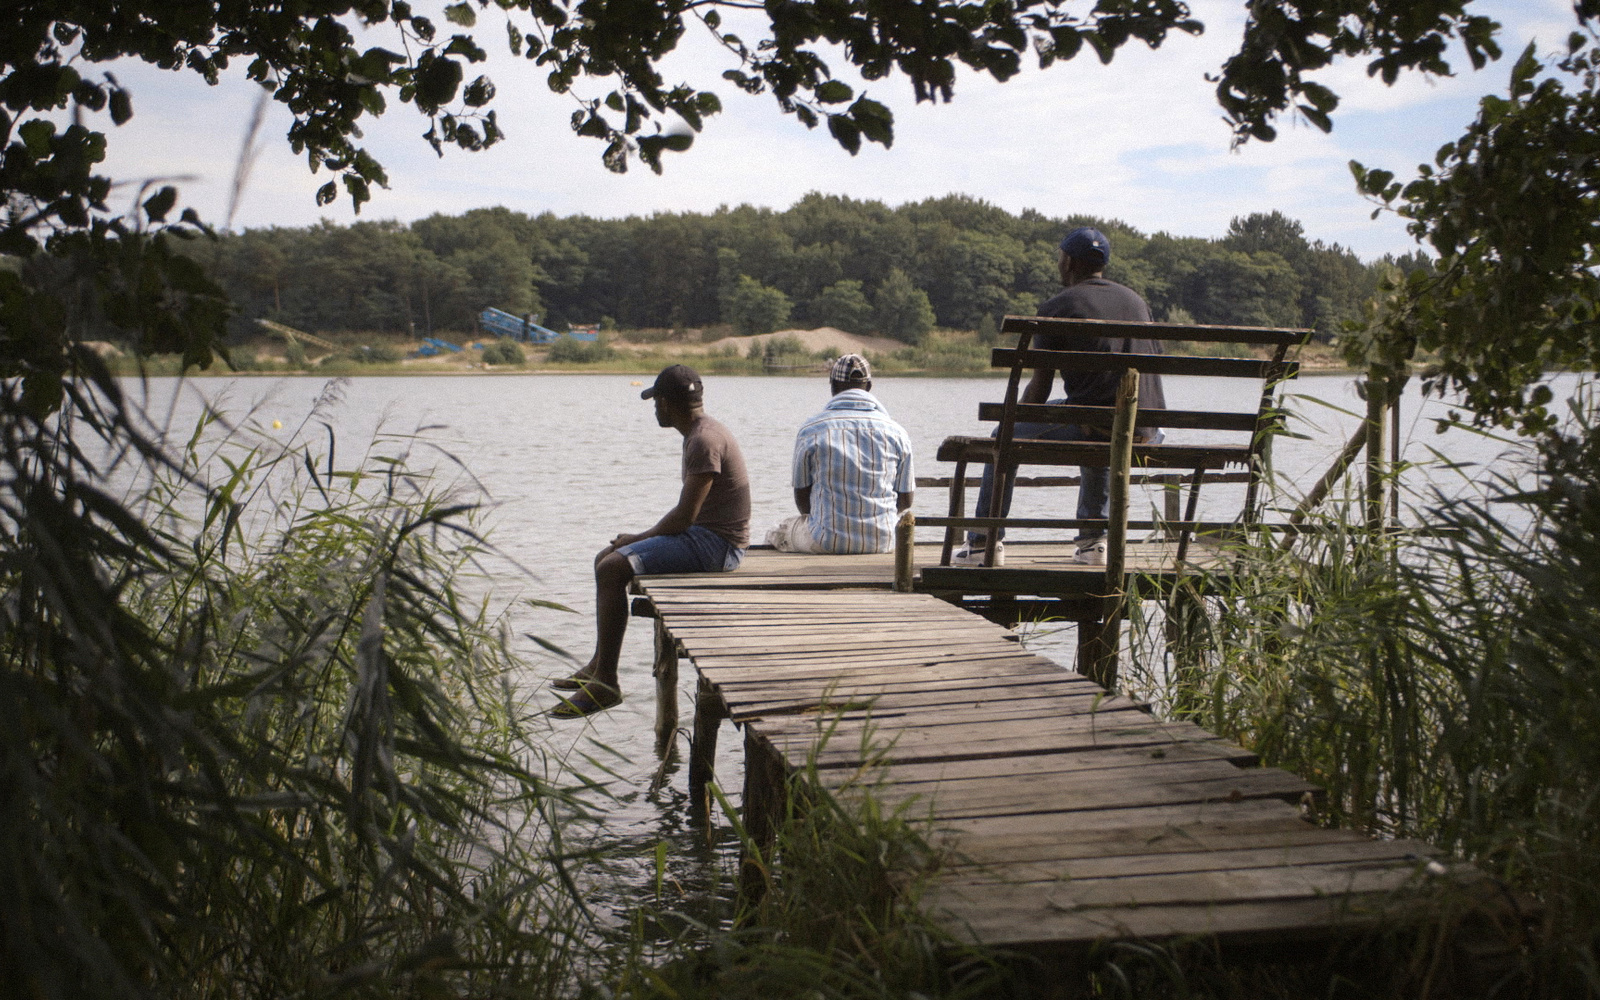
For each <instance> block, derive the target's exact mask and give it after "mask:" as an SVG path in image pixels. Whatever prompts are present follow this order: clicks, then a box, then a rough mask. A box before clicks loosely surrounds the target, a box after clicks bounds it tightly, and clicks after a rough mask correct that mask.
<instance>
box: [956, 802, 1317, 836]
mask: <svg viewBox="0 0 1600 1000" xmlns="http://www.w3.org/2000/svg"><path fill="white" fill-rule="evenodd" d="M1277 823H1288V824H1291V825H1298V826H1307V825H1309V824H1307V823H1306V821H1305V820H1304V819H1303V818H1302V817H1301V815H1300V810H1299V809H1298V808H1296V807H1295V806H1292V805H1289V804H1288V803H1286V802H1282V801H1279V800H1276V799H1261V800H1254V799H1244V800H1241V801H1239V802H1228V801H1222V802H1198V803H1194V804H1192V805H1184V806H1157V807H1144V808H1130V809H1106V810H1102V811H1100V812H1087V813H1082V814H1081V815H1077V816H1074V817H1072V822H1071V823H1070V824H1064V823H1063V821H1062V819H1061V817H1059V816H1009V817H1003V818H995V819H990V818H987V817H981V816H975V817H973V818H971V819H961V820H950V821H947V822H944V823H941V824H939V828H940V831H941V832H942V833H943V832H948V833H949V834H950V835H952V836H956V837H962V838H966V837H974V838H986V839H1003V840H1008V841H1009V840H1013V839H1015V840H1026V839H1028V838H1035V837H1053V838H1058V839H1060V840H1061V841H1063V842H1067V841H1072V840H1077V839H1083V838H1088V839H1093V838H1098V837H1104V836H1111V837H1115V838H1117V839H1119V840H1123V841H1125V842H1127V843H1130V844H1131V843H1156V842H1158V841H1160V840H1162V839H1163V838H1168V837H1171V838H1177V839H1179V840H1182V841H1184V842H1188V841H1189V840H1191V839H1193V837H1194V836H1197V835H1201V834H1203V833H1204V832H1205V831H1208V830H1212V829H1217V828H1221V827H1224V826H1226V827H1229V828H1232V827H1234V826H1237V825H1240V824H1277Z"/></svg>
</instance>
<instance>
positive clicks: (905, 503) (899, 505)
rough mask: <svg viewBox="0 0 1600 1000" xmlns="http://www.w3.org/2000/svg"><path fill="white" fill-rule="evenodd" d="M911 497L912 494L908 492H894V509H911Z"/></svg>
mask: <svg viewBox="0 0 1600 1000" xmlns="http://www.w3.org/2000/svg"><path fill="white" fill-rule="evenodd" d="M911 497H912V494H910V493H896V494H895V495H894V509H895V510H899V511H907V510H910V509H911Z"/></svg>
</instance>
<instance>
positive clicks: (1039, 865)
mask: <svg viewBox="0 0 1600 1000" xmlns="http://www.w3.org/2000/svg"><path fill="white" fill-rule="evenodd" d="M1434 853H1435V852H1434V851H1432V850H1430V849H1429V848H1428V846H1427V845H1426V844H1421V843H1418V842H1417V841H1409V840H1370V839H1368V838H1366V837H1354V838H1345V839H1338V840H1334V839H1328V840H1323V841H1319V842H1315V843H1312V842H1294V843H1286V844H1285V843H1268V844H1266V845H1264V846H1256V845H1254V844H1243V843H1241V844H1235V845H1230V846H1228V847H1226V848H1222V849H1218V850H1212V851H1191V852H1187V853H1177V852H1171V853H1165V854H1162V853H1152V854H1118V855H1112V856H1107V857H1094V858H1071V859H1065V858H1063V859H1043V858H1041V859H1036V860H1032V861H1018V860H1017V859H1015V858H1010V859H1007V861H1006V862H989V863H987V864H984V863H976V862H972V861H970V860H969V861H966V862H964V863H963V866H964V867H965V868H966V870H965V871H962V872H959V873H952V874H951V875H950V876H948V877H946V878H944V879H943V880H941V881H942V882H943V883H944V884H946V885H973V886H978V885H992V884H994V883H995V882H1005V883H1007V884H1012V885H1021V884H1026V883H1028V882H1064V881H1081V880H1085V879H1097V878H1128V877H1132V876H1136V875H1181V874H1193V873H1197V872H1215V871H1244V870H1246V869H1251V868H1283V867H1290V868H1292V867H1295V866H1297V865H1321V864H1329V863H1334V862H1375V863H1383V862H1403V863H1413V864H1414V863H1416V862H1418V861H1426V860H1427V859H1428V858H1430V857H1432V856H1433V855H1434Z"/></svg>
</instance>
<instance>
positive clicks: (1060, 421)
mask: <svg viewBox="0 0 1600 1000" xmlns="http://www.w3.org/2000/svg"><path fill="white" fill-rule="evenodd" d="M1000 411H1001V406H1000V404H999V403H979V404H978V419H979V420H984V421H991V420H999V419H1000ZM1116 412H1117V411H1116V407H1113V406H1075V405H1070V404H1067V403H1018V404H1017V420H1018V421H1020V422H1022V423H1029V424H1057V425H1066V424H1077V425H1079V426H1082V427H1105V428H1109V427H1110V426H1111V419H1112V417H1113V416H1115V415H1116ZM1259 419H1260V418H1259V417H1258V416H1257V415H1256V413H1255V411H1253V410H1252V411H1251V412H1249V413H1239V412H1217V411H1214V410H1153V409H1143V410H1140V411H1139V420H1138V424H1139V426H1140V427H1172V428H1180V429H1184V430H1214V431H1239V432H1241V433H1245V434H1253V433H1255V430H1256V424H1257V422H1258V420H1259ZM1018 485H1020V484H1018ZM1074 485H1076V484H1074Z"/></svg>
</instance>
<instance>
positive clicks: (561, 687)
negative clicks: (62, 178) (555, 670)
mask: <svg viewBox="0 0 1600 1000" xmlns="http://www.w3.org/2000/svg"><path fill="white" fill-rule="evenodd" d="M588 681H589V678H587V677H557V678H556V679H555V680H553V681H551V682H550V686H551V687H553V688H555V689H556V690H557V691H582V690H583V686H584V684H586V683H588Z"/></svg>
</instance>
